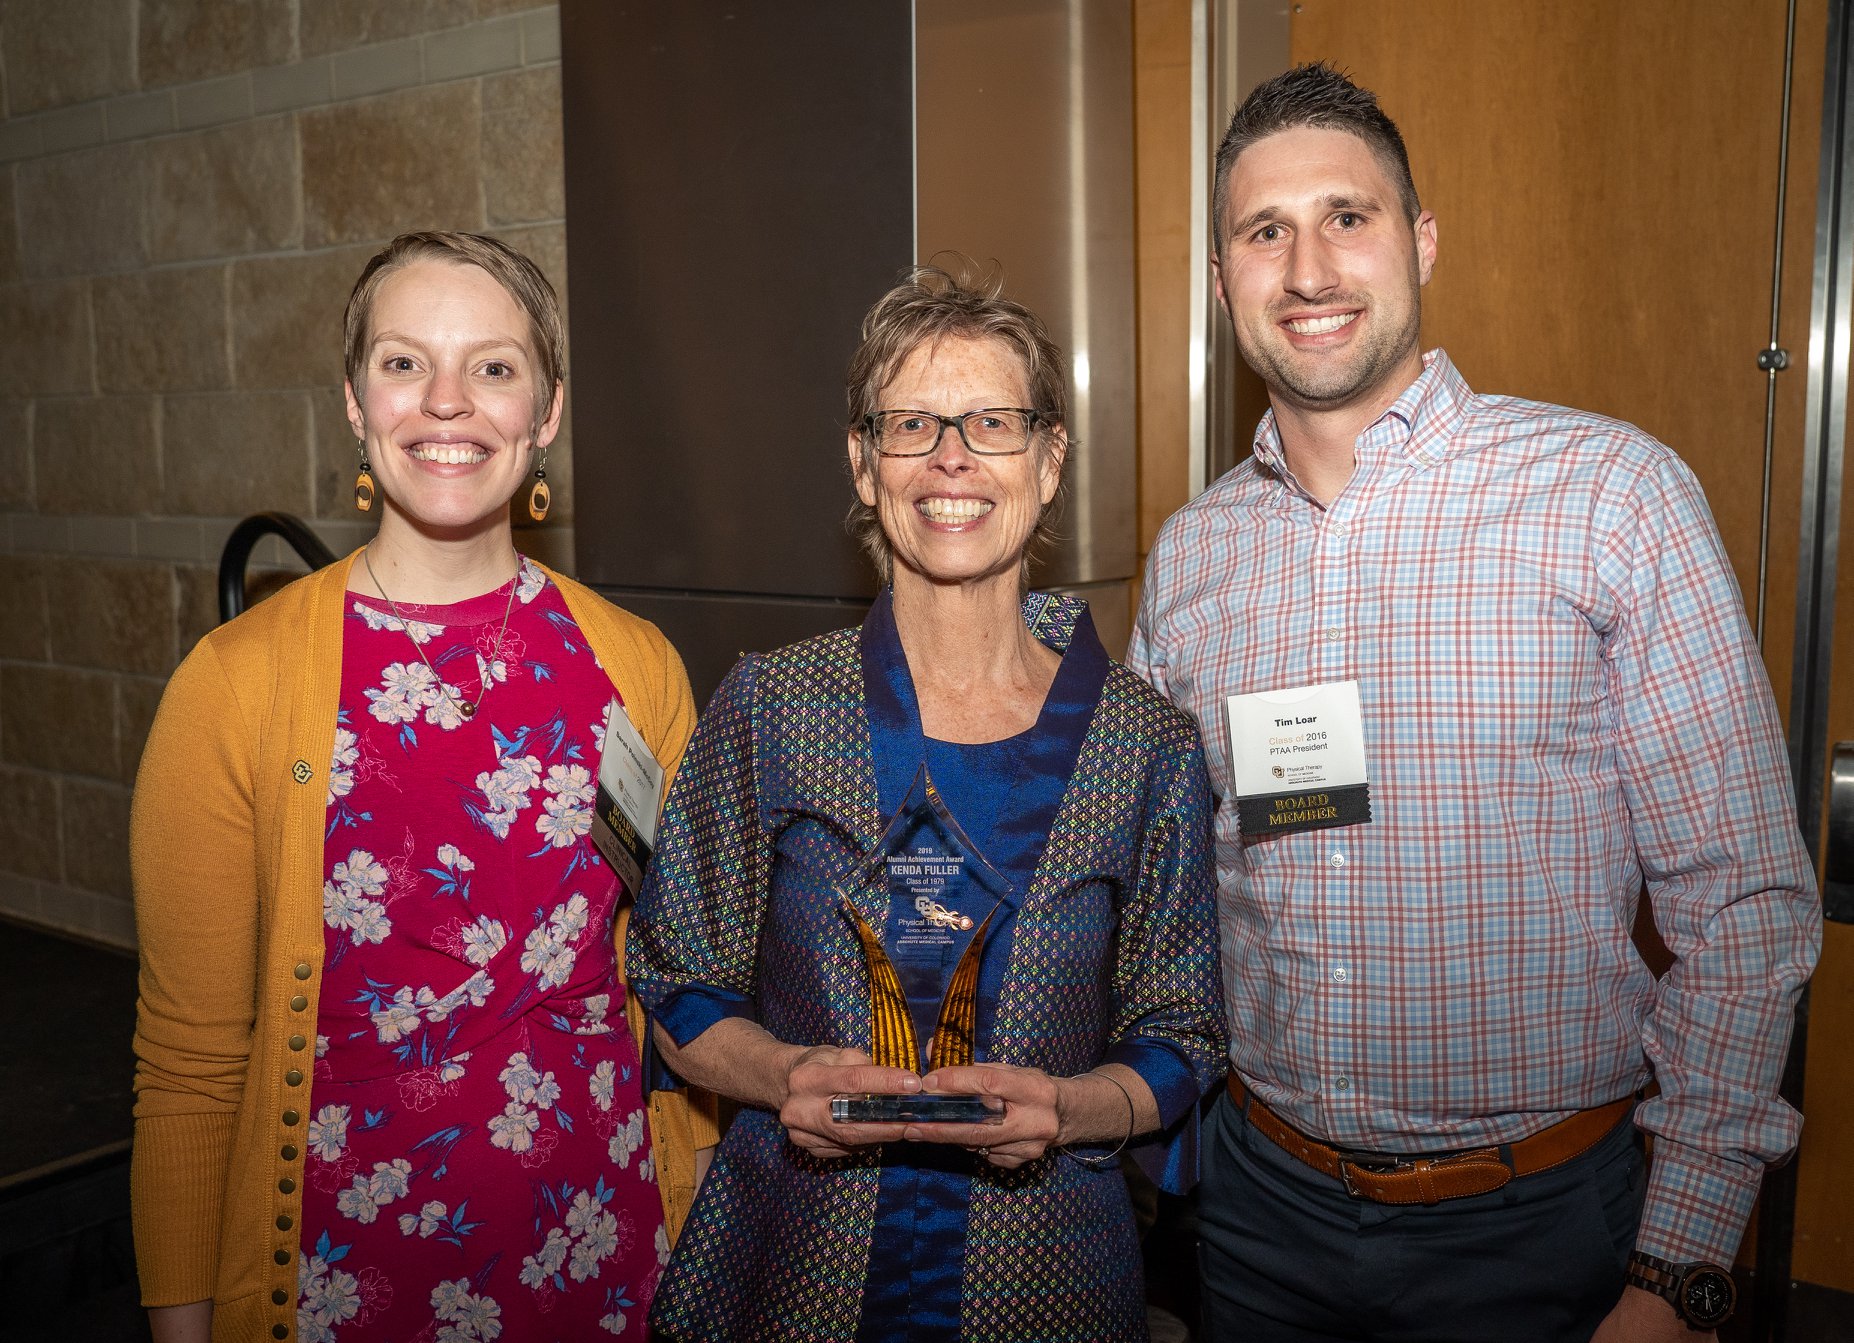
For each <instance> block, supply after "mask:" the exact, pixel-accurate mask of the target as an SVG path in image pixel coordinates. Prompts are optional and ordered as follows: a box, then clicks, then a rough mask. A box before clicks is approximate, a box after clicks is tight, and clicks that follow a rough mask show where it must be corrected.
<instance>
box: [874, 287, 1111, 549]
mask: <svg viewBox="0 0 1854 1343" xmlns="http://www.w3.org/2000/svg"><path fill="white" fill-rule="evenodd" d="M1002 288H1003V285H1002V281H1001V279H1000V278H999V277H998V276H996V275H992V276H984V277H979V276H975V275H973V274H972V273H971V267H970V266H969V265H961V266H960V270H959V274H957V275H954V274H952V273H951V272H948V271H945V270H942V269H940V268H939V267H938V266H917V267H915V268H914V269H913V270H911V271H909V272H908V273H907V275H906V277H905V278H904V279H903V280H902V281H901V283H900V284H898V285H896V286H895V287H894V288H893V289H891V290H889V291H888V292H887V293H886V294H884V295H882V297H881V298H879V299H877V300H876V303H875V306H874V307H872V308H871V309H870V310H869V312H868V314H867V315H866V316H865V317H864V318H863V330H862V342H861V344H859V345H858V346H857V347H856V353H855V354H853V355H852V356H850V370H849V373H848V374H847V375H846V377H845V379H844V388H845V393H846V398H847V400H848V403H849V411H850V423H849V426H848V428H849V432H851V433H853V434H855V435H856V436H857V439H858V441H859V443H860V444H861V446H862V469H863V472H864V473H865V474H873V472H874V471H875V469H876V455H877V454H876V445H875V442H874V438H873V436H872V435H871V434H870V433H869V431H868V428H867V425H866V424H865V423H864V422H865V421H866V420H867V418H868V417H869V416H870V415H872V414H874V413H875V412H876V411H878V410H882V409H895V407H882V406H878V405H877V404H876V398H877V397H879V396H881V394H882V389H883V388H884V387H886V386H887V385H888V384H889V382H890V381H892V380H893V378H894V376H895V374H896V372H897V371H898V370H899V369H900V368H901V366H902V364H903V363H905V362H906V361H907V358H908V356H909V355H911V354H913V353H914V351H915V350H916V349H918V348H919V347H920V346H922V345H934V344H938V343H939V342H940V341H943V340H946V339H948V338H949V337H951V338H955V339H961V340H986V339H991V340H1001V341H1003V342H1004V343H1005V344H1006V345H1008V346H1010V347H1011V349H1012V350H1013V351H1014V352H1015V353H1016V355H1017V358H1018V362H1019V363H1020V364H1021V365H1022V368H1023V373H1024V384H1025V386H1026V388H1027V389H1028V391H1029V398H1030V407H1029V408H1030V409H1033V410H1035V411H1036V412H1037V413H1038V415H1039V417H1040V419H1039V424H1038V427H1037V430H1036V433H1035V434H1034V435H1033V442H1034V444H1035V447H1034V451H1035V452H1036V454H1037V462H1038V465H1039V466H1040V465H1041V464H1042V463H1043V462H1044V461H1045V460H1047V457H1048V453H1049V445H1050V434H1049V430H1050V429H1051V428H1053V427H1056V426H1062V427H1063V428H1065V429H1066V428H1067V421H1068V413H1069V399H1068V387H1067V384H1066V382H1065V381H1064V379H1063V366H1064V360H1063V357H1062V351H1061V350H1060V349H1058V348H1057V346H1056V343H1055V341H1053V340H1051V339H1050V337H1049V330H1048V328H1046V327H1045V326H1044V325H1043V321H1042V319H1041V318H1040V317H1038V316H1037V315H1036V314H1035V313H1033V312H1031V311H1030V310H1029V309H1028V308H1026V307H1024V306H1023V305H1022V304H1021V303H1017V302H1014V301H1012V300H1011V299H1008V298H1005V297H1003V296H1002V293H1001V292H1000V291H1001V290H1002ZM900 409H912V407H900ZM1074 451H1075V440H1073V439H1070V440H1069V453H1070V454H1071V455H1072V454H1073V453H1074ZM1068 461H1069V458H1068V456H1064V458H1063V461H1062V475H1061V478H1060V479H1059V480H1058V482H1057V485H1056V492H1055V494H1054V495H1053V496H1052V497H1051V498H1050V501H1049V503H1048V504H1047V505H1045V506H1044V508H1043V511H1042V512H1041V513H1040V514H1039V515H1038V517H1037V520H1036V529H1035V530H1034V531H1033V532H1031V534H1030V541H1029V544H1028V545H1026V546H1025V547H1024V562H1023V569H1022V575H1021V578H1020V581H1021V582H1022V583H1024V584H1026V585H1027V584H1028V582H1029V574H1030V561H1031V559H1032V558H1034V557H1035V556H1036V555H1038V554H1040V553H1041V552H1042V550H1043V549H1044V548H1045V547H1046V546H1048V545H1049V543H1050V542H1051V541H1053V540H1054V539H1055V535H1056V533H1055V529H1054V526H1053V525H1052V519H1053V517H1054V515H1055V513H1056V510H1057V509H1059V508H1060V507H1061V506H1062V498H1063V495H1064V494H1065V493H1066V492H1067V490H1068V483H1069V472H1068ZM844 525H845V527H847V528H848V529H849V532H850V534H851V535H852V536H854V537H855V538H856V539H857V540H858V541H859V542H861V543H862V547H863V550H864V551H865V552H867V554H868V556H869V558H870V561H871V562H872V563H873V564H874V565H875V568H876V573H877V575H878V576H879V577H880V578H881V580H882V582H883V583H884V584H886V583H888V582H889V581H890V580H891V579H892V578H893V577H894V567H895V566H894V556H893V555H892V554H891V553H890V551H889V545H888V538H887V537H886V536H885V535H883V533H882V520H881V518H880V517H878V516H877V514H876V511H875V509H873V508H871V507H870V506H869V505H868V504H865V503H864V502H863V501H862V500H861V499H860V498H856V499H853V500H852V502H851V504H850V513H849V516H848V517H847V518H846V519H845V520H844Z"/></svg>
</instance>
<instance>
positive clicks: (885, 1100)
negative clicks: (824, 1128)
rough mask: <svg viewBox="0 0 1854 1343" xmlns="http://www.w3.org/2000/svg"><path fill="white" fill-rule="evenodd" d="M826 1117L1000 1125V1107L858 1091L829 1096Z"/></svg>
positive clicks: (976, 1100) (990, 1102)
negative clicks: (828, 1107)
mask: <svg viewBox="0 0 1854 1343" xmlns="http://www.w3.org/2000/svg"><path fill="white" fill-rule="evenodd" d="M830 1117H831V1119H832V1121H834V1122H835V1123H838V1124H1002V1123H1003V1122H1004V1107H1003V1104H1002V1102H1000V1101H997V1100H994V1099H991V1098H989V1097H985V1096H942V1095H938V1094H934V1093H930V1092H918V1091H917V1092H915V1093H913V1094H912V1095H910V1094H906V1093H902V1094H896V1095H891V1094H888V1093H884V1092H862V1093H860V1094H857V1095H851V1096H832V1097H831V1098H830Z"/></svg>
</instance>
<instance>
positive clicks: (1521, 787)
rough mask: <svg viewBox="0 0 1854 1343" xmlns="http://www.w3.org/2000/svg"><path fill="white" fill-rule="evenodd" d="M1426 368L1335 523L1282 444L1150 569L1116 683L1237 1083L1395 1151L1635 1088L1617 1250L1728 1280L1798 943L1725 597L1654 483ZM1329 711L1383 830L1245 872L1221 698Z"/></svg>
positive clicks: (1715, 554) (1792, 1123) (1806, 927)
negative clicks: (1212, 966)
mask: <svg viewBox="0 0 1854 1343" xmlns="http://www.w3.org/2000/svg"><path fill="white" fill-rule="evenodd" d="M1424 362H1425V365H1426V368H1425V371H1424V373H1423V375H1422V376H1421V377H1420V378H1419V379H1418V380H1417V381H1416V382H1415V383H1414V384H1412V386H1411V387H1410V388H1409V389H1408V390H1406V391H1405V393H1404V394H1403V395H1402V396H1401V397H1400V398H1399V399H1398V400H1397V402H1396V403H1395V404H1394V405H1393V406H1392V407H1391V408H1390V409H1389V410H1388V411H1387V412H1386V413H1385V414H1384V415H1383V416H1381V417H1380V418H1379V419H1378V420H1377V421H1376V422H1375V423H1374V424H1373V425H1372V426H1371V427H1370V428H1369V429H1368V430H1367V431H1366V432H1365V433H1364V434H1362V435H1361V436H1360V437H1359V439H1358V442H1357V467H1356V471H1355V473H1354V475H1353V477H1352V479H1351V480H1350V482H1349V483H1348V484H1347V485H1346V487H1345V488H1344V490H1342V491H1341V492H1340V494H1339V495H1338V497H1337V498H1335V499H1334V500H1333V501H1332V503H1331V505H1330V506H1329V507H1325V508H1322V507H1321V506H1320V505H1319V504H1318V503H1317V502H1316V501H1315V500H1314V499H1313V498H1312V497H1311V496H1310V495H1308V494H1307V493H1306V492H1305V491H1304V490H1303V489H1302V488H1301V487H1300V485H1299V484H1298V483H1297V482H1295V480H1294V478H1293V475H1292V473H1291V472H1290V471H1289V470H1288V469H1287V466H1286V463H1285V461H1284V458H1283V456H1282V451H1281V445H1280V439H1279V437H1278V436H1277V433H1276V429H1275V424H1274V418H1273V416H1272V414H1271V415H1269V416H1266V417H1264V419H1263V421H1262V424H1261V427H1260V429H1259V430H1258V431H1257V433H1256V439H1255V452H1254V456H1253V457H1252V458H1250V459H1249V460H1248V461H1245V462H1244V463H1242V464H1241V465H1240V466H1238V467H1237V468H1236V469H1235V470H1233V471H1231V472H1230V473H1229V474H1228V475H1226V476H1225V477H1224V478H1223V479H1222V480H1220V481H1218V482H1217V483H1216V484H1215V485H1214V486H1212V487H1211V488H1210V489H1209V490H1207V491H1205V492H1204V494H1202V495H1201V496H1199V497H1198V498H1197V499H1195V500H1193V501H1192V502H1191V503H1190V504H1188V505H1187V506H1186V507H1185V508H1183V509H1182V510H1180V512H1179V513H1178V514H1177V515H1176V516H1175V517H1173V518H1172V519H1171V520H1170V521H1169V522H1168V523H1167V524H1166V526H1165V528H1164V529H1163V531H1162V532H1161V533H1160V535H1159V538H1158V541H1157V544H1156V545H1155V547H1154V549H1153V552H1152V555H1151V558H1150V561H1149V564H1148V568H1147V573H1146V579H1145V586H1144V591H1143V596H1142V600H1141V605H1140V612H1139V617H1138V620H1137V623H1136V629H1135V631H1134V634H1133V639H1132V645H1131V647H1130V649H1129V651H1128V656H1127V661H1128V663H1129V665H1131V666H1132V667H1133V668H1134V669H1135V670H1136V671H1138V672H1140V673H1141V674H1142V675H1144V676H1145V677H1146V678H1147V679H1148V680H1149V681H1151V682H1152V684H1153V685H1155V686H1156V687H1158V688H1159V689H1160V690H1161V691H1162V692H1163V693H1165V694H1166V695H1168V696H1169V697H1170V698H1171V699H1173V700H1174V701H1175V702H1177V703H1179V704H1181V705H1183V706H1184V707H1186V708H1187V709H1189V710H1190V712H1191V713H1192V714H1194V715H1195V716H1196V718H1197V720H1198V723H1199V725H1200V727H1201V729H1202V731H1203V734H1204V744H1205V747H1206V750H1207V752H1208V756H1209V763H1210V771H1211V779H1212V783H1213V785H1214V787H1215V788H1216V790H1217V793H1218V797H1219V809H1218V814H1217V831H1216V842H1217V871H1218V881H1219V913H1220V917H1221V920H1222V942H1223V969H1224V977H1225V986H1226V991H1227V997H1228V1003H1229V1009H1230V1014H1231V1026H1232V1037H1233V1043H1232V1047H1231V1059H1232V1061H1233V1063H1234V1066H1235V1068H1236V1070H1237V1072H1238V1073H1240V1074H1241V1076H1242V1078H1243V1079H1244V1081H1245V1082H1246V1083H1247V1084H1248V1085H1249V1086H1250V1088H1251V1089H1252V1090H1253V1091H1254V1093H1255V1094H1256V1095H1257V1096H1258V1097H1260V1098H1261V1100H1262V1101H1263V1102H1264V1103H1265V1104H1267V1105H1268V1106H1269V1107H1270V1108H1272V1109H1274V1110H1276V1111H1277V1112H1278V1113H1280V1114H1281V1115H1282V1116H1283V1117H1284V1118H1286V1119H1287V1120H1289V1122H1291V1123H1293V1124H1295V1125H1296V1126H1298V1127H1300V1128H1302V1129H1303V1130H1305V1131H1306V1132H1308V1133H1310V1134H1313V1135H1315V1136H1317V1137H1320V1138H1322V1139H1324V1140H1326V1141H1328V1142H1331V1143H1334V1144H1337V1145H1340V1146H1344V1147H1351V1148H1361V1149H1367V1150H1375V1151H1384V1152H1399V1153H1415V1152H1423V1151H1441V1150H1451V1149H1457V1148H1463V1147H1469V1146H1475V1145H1479V1144H1482V1143H1499V1142H1511V1141H1516V1140H1518V1139H1520V1138H1523V1137H1526V1136H1528V1135H1530V1134H1532V1133H1534V1132H1537V1131H1538V1130H1540V1129H1542V1128H1545V1127H1546V1126H1548V1125H1549V1124H1552V1123H1554V1122H1555V1121H1557V1120H1559V1119H1561V1118H1563V1117H1565V1116H1566V1115H1567V1114H1568V1113H1570V1112H1572V1111H1574V1110H1578V1109H1583V1108H1588V1107H1591V1106H1596V1105H1601V1104H1603V1103H1605V1102H1608V1101H1612V1100H1615V1099H1617V1098H1619V1097H1621V1096H1625V1095H1627V1094H1629V1093H1630V1092H1631V1091H1632V1090H1634V1089H1635V1088H1637V1087H1640V1086H1642V1085H1644V1084H1645V1083H1646V1082H1648V1081H1649V1079H1650V1078H1651V1077H1652V1078H1653V1079H1654V1080H1655V1081H1656V1082H1658V1084H1659V1086H1660V1095H1659V1096H1658V1097H1656V1098H1654V1099H1651V1100H1649V1101H1648V1102H1646V1103H1645V1104H1643V1105H1642V1106H1641V1107H1640V1108H1639V1110H1638V1112H1637V1115H1636V1122H1637V1123H1638V1124H1639V1125H1640V1126H1641V1127H1642V1128H1643V1129H1644V1130H1646V1131H1648V1132H1650V1133H1652V1134H1654V1135H1655V1137H1656V1147H1655V1161H1654V1168H1653V1174H1652V1177H1651V1183H1650V1188H1649V1193H1648V1201H1647V1207H1646V1210H1645V1213H1644V1217H1643V1224H1642V1230H1641V1233H1640V1236H1639V1239H1638V1245H1639V1247H1640V1248H1641V1249H1643V1250H1646V1251H1648V1252H1650V1253H1653V1254H1658V1255H1662V1256H1664V1257H1666V1258H1668V1259H1671V1260H1675V1261H1690V1260H1713V1261H1717V1262H1724V1263H1728V1264H1729V1263H1730V1262H1731V1256H1732V1253H1733V1251H1734V1250H1735V1248H1736V1246H1737V1243H1738V1239H1739V1237H1740V1235H1741V1234H1742V1231H1743V1228H1744V1223H1745V1219H1746V1217H1747V1215H1748V1214H1749V1211H1750V1207H1751V1203H1752V1200H1753V1199H1754V1197H1755V1196H1756V1193H1757V1188H1758V1184H1759V1181H1760V1178H1761V1175H1762V1171H1763V1168H1764V1166H1765V1164H1766V1163H1769V1162H1771V1161H1775V1160H1778V1159H1780V1158H1781V1157H1782V1156H1783V1155H1784V1154H1785V1153H1787V1152H1789V1151H1790V1150H1791V1149H1792V1148H1793V1147H1794V1146H1795V1144H1796V1139H1797V1134H1798V1130H1799V1126H1800V1122H1801V1121H1800V1118H1799V1116H1798V1115H1797V1114H1796V1113H1795V1112H1794V1111H1793V1110H1792V1109H1791V1108H1790V1107H1789V1106H1788V1105H1786V1104H1785V1103H1783V1102H1782V1101H1781V1100H1780V1099H1778V1098H1777V1096H1776V1084H1777V1078H1778V1075H1779V1073H1780V1071H1781V1068H1782V1063H1783V1057H1784V1051H1785V1046H1786V1042H1787V1041H1788V1038H1789V1033H1790V1028H1791V1023H1792V1019H1793V1010H1794V1006H1795V1002H1796V997H1797V994H1798V992H1799V991H1800V988H1801V985H1802V983H1803V981H1804V980H1805V979H1806V978H1807V977H1808V974H1809V972H1810V969H1811V968H1812V966H1813V965H1814V963H1815V958H1816V954H1817V952H1818V950H1819V947H1820V941H1821V914H1820V906H1819V903H1818V900H1817V897H1816V892H1815V882H1814V876H1813V872H1812V870H1811V864H1810V859H1809V855H1808V853H1807V852H1806V850H1805V849H1804V846H1803V844H1802V842H1801V840H1800V837H1799V835H1798V832H1797V825H1796V820H1795V811H1794V803H1793V799H1792V793H1791V788H1790V782H1789V774H1788V767H1787V764H1786V757H1785V751H1784V743H1783V732H1782V727H1781V725H1780V723H1779V722H1778V719H1777V714H1776V709H1775V706H1774V704H1773V702H1772V699H1771V693H1770V687H1769V684H1768V681H1767V680H1766V677H1765V674H1764V668H1763V665H1762V663H1761V662H1760V661H1759V658H1758V653H1757V649H1756V646H1755V643H1754V641H1753V640H1752V638H1751V636H1750V633H1749V631H1748V629H1747V627H1746V622H1745V618H1744V610H1743V606H1742V603H1741V601H1740V598H1739V594H1738V590H1737V587H1736V584H1735V582H1734V580H1733V577H1732V573H1731V569H1730V566H1729V564H1728V562H1727V559H1726V556H1725V553H1724V550H1723V547H1722V545H1721V543H1720V541H1719V537H1718V533H1717V531H1716V529H1715V528H1714V526H1713V522H1712V518H1711V514H1710V513H1709V512H1708V510H1707V507H1706V503H1705V499H1704V497H1703V496H1702V494H1701V492H1700V489H1699V486H1698V484H1697V482H1696V481H1695V480H1694V479H1693V476H1692V474H1691V472H1690V471H1688V469H1687V468H1686V467H1685V466H1684V465H1683V464H1682V463H1681V462H1680V460H1679V459H1678V458H1677V457H1675V455H1674V454H1673V453H1672V452H1670V451H1669V450H1668V449H1667V448H1665V447H1663V446H1662V445H1661V444H1659V443H1656V442H1655V441H1654V440H1652V439H1651V438H1649V437H1648V436H1647V435H1645V434H1643V433H1641V432H1640V431H1639V430H1637V429H1635V428H1633V427H1631V426H1629V425H1626V424H1621V423H1619V422H1617V421H1614V420H1609V419H1605V418H1603V417H1601V416H1597V415H1590V414H1584V413H1581V412H1578V411H1572V410H1566V409H1563V408H1562V407H1558V406H1548V405H1541V404H1538V403H1535V402H1527V401H1519V400H1514V399H1511V398H1506V397H1484V396H1477V395H1475V394H1474V393H1473V392H1472V391H1470V390H1469V388H1468V386H1467V384H1466V383H1465V382H1464V381H1463V380H1462V378H1461V376H1460V374H1459V373H1457V372H1456V370H1455V368H1454V366H1453V365H1452V364H1451V363H1450V362H1449V360H1448V358H1447V356H1446V355H1444V354H1442V353H1440V352H1439V351H1438V352H1435V353H1432V354H1430V355H1429V356H1427V357H1426V359H1425V361H1424ZM1353 679H1356V680H1357V681H1358V683H1359V688H1360V694H1361V698H1362V705H1363V714H1364V732H1365V750H1366V756H1367V764H1368V768H1369V770H1370V776H1371V799H1372V809H1373V819H1372V822H1371V823H1370V824H1367V825H1356V826H1348V827H1343V828H1338V829H1324V830H1312V831H1303V832H1300V833H1295V834H1289V835H1283V836H1275V837H1261V838H1257V839H1253V840H1250V841H1248V842H1245V839H1244V837H1243V835H1242V834H1241V833H1240V832H1239V828H1238V824H1237V816H1236V807H1235V804H1234V793H1233V787H1232V775H1231V769H1230V749H1231V747H1230V739H1229V730H1228V726H1227V717H1226V712H1225V703H1226V699H1227V697H1228V696H1231V695H1237V694H1246V693H1249V692H1253V691H1259V690H1276V689H1287V688H1292V687H1296V686H1305V685H1311V684H1315V683H1320V682H1327V681H1342V680H1353ZM1644 886H1645V888H1646V890H1647V892H1648V894H1649V898H1650V900H1651V903H1652V907H1653V911H1654V917H1655V922H1656V925H1657V927H1658V928H1659V930H1660V933H1661V936H1662V938H1663V940H1664V941H1665V942H1666V943H1667V945H1668V947H1669V948H1670V949H1671V950H1672V952H1673V953H1674V956H1675V962H1674V965H1673V968H1672V969H1671V970H1670V971H1669V972H1668V973H1667V975H1666V976H1665V977H1664V978H1662V979H1660V980H1659V981H1657V980H1656V979H1655V977H1654V976H1653V975H1652V974H1651V973H1650V972H1649V970H1648V968H1647V967H1646V966H1645V965H1644V964H1643V962H1642V960H1641V958H1640V956H1639V955H1638V953H1637V952H1636V950H1635V947H1634V945H1633V943H1632V941H1631V938H1630V929H1631V927H1632V925H1633V922H1634V918H1635V910H1636V904H1637V900H1638V898H1639V896H1640V894H1641V892H1642V890H1643V889H1644Z"/></svg>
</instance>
